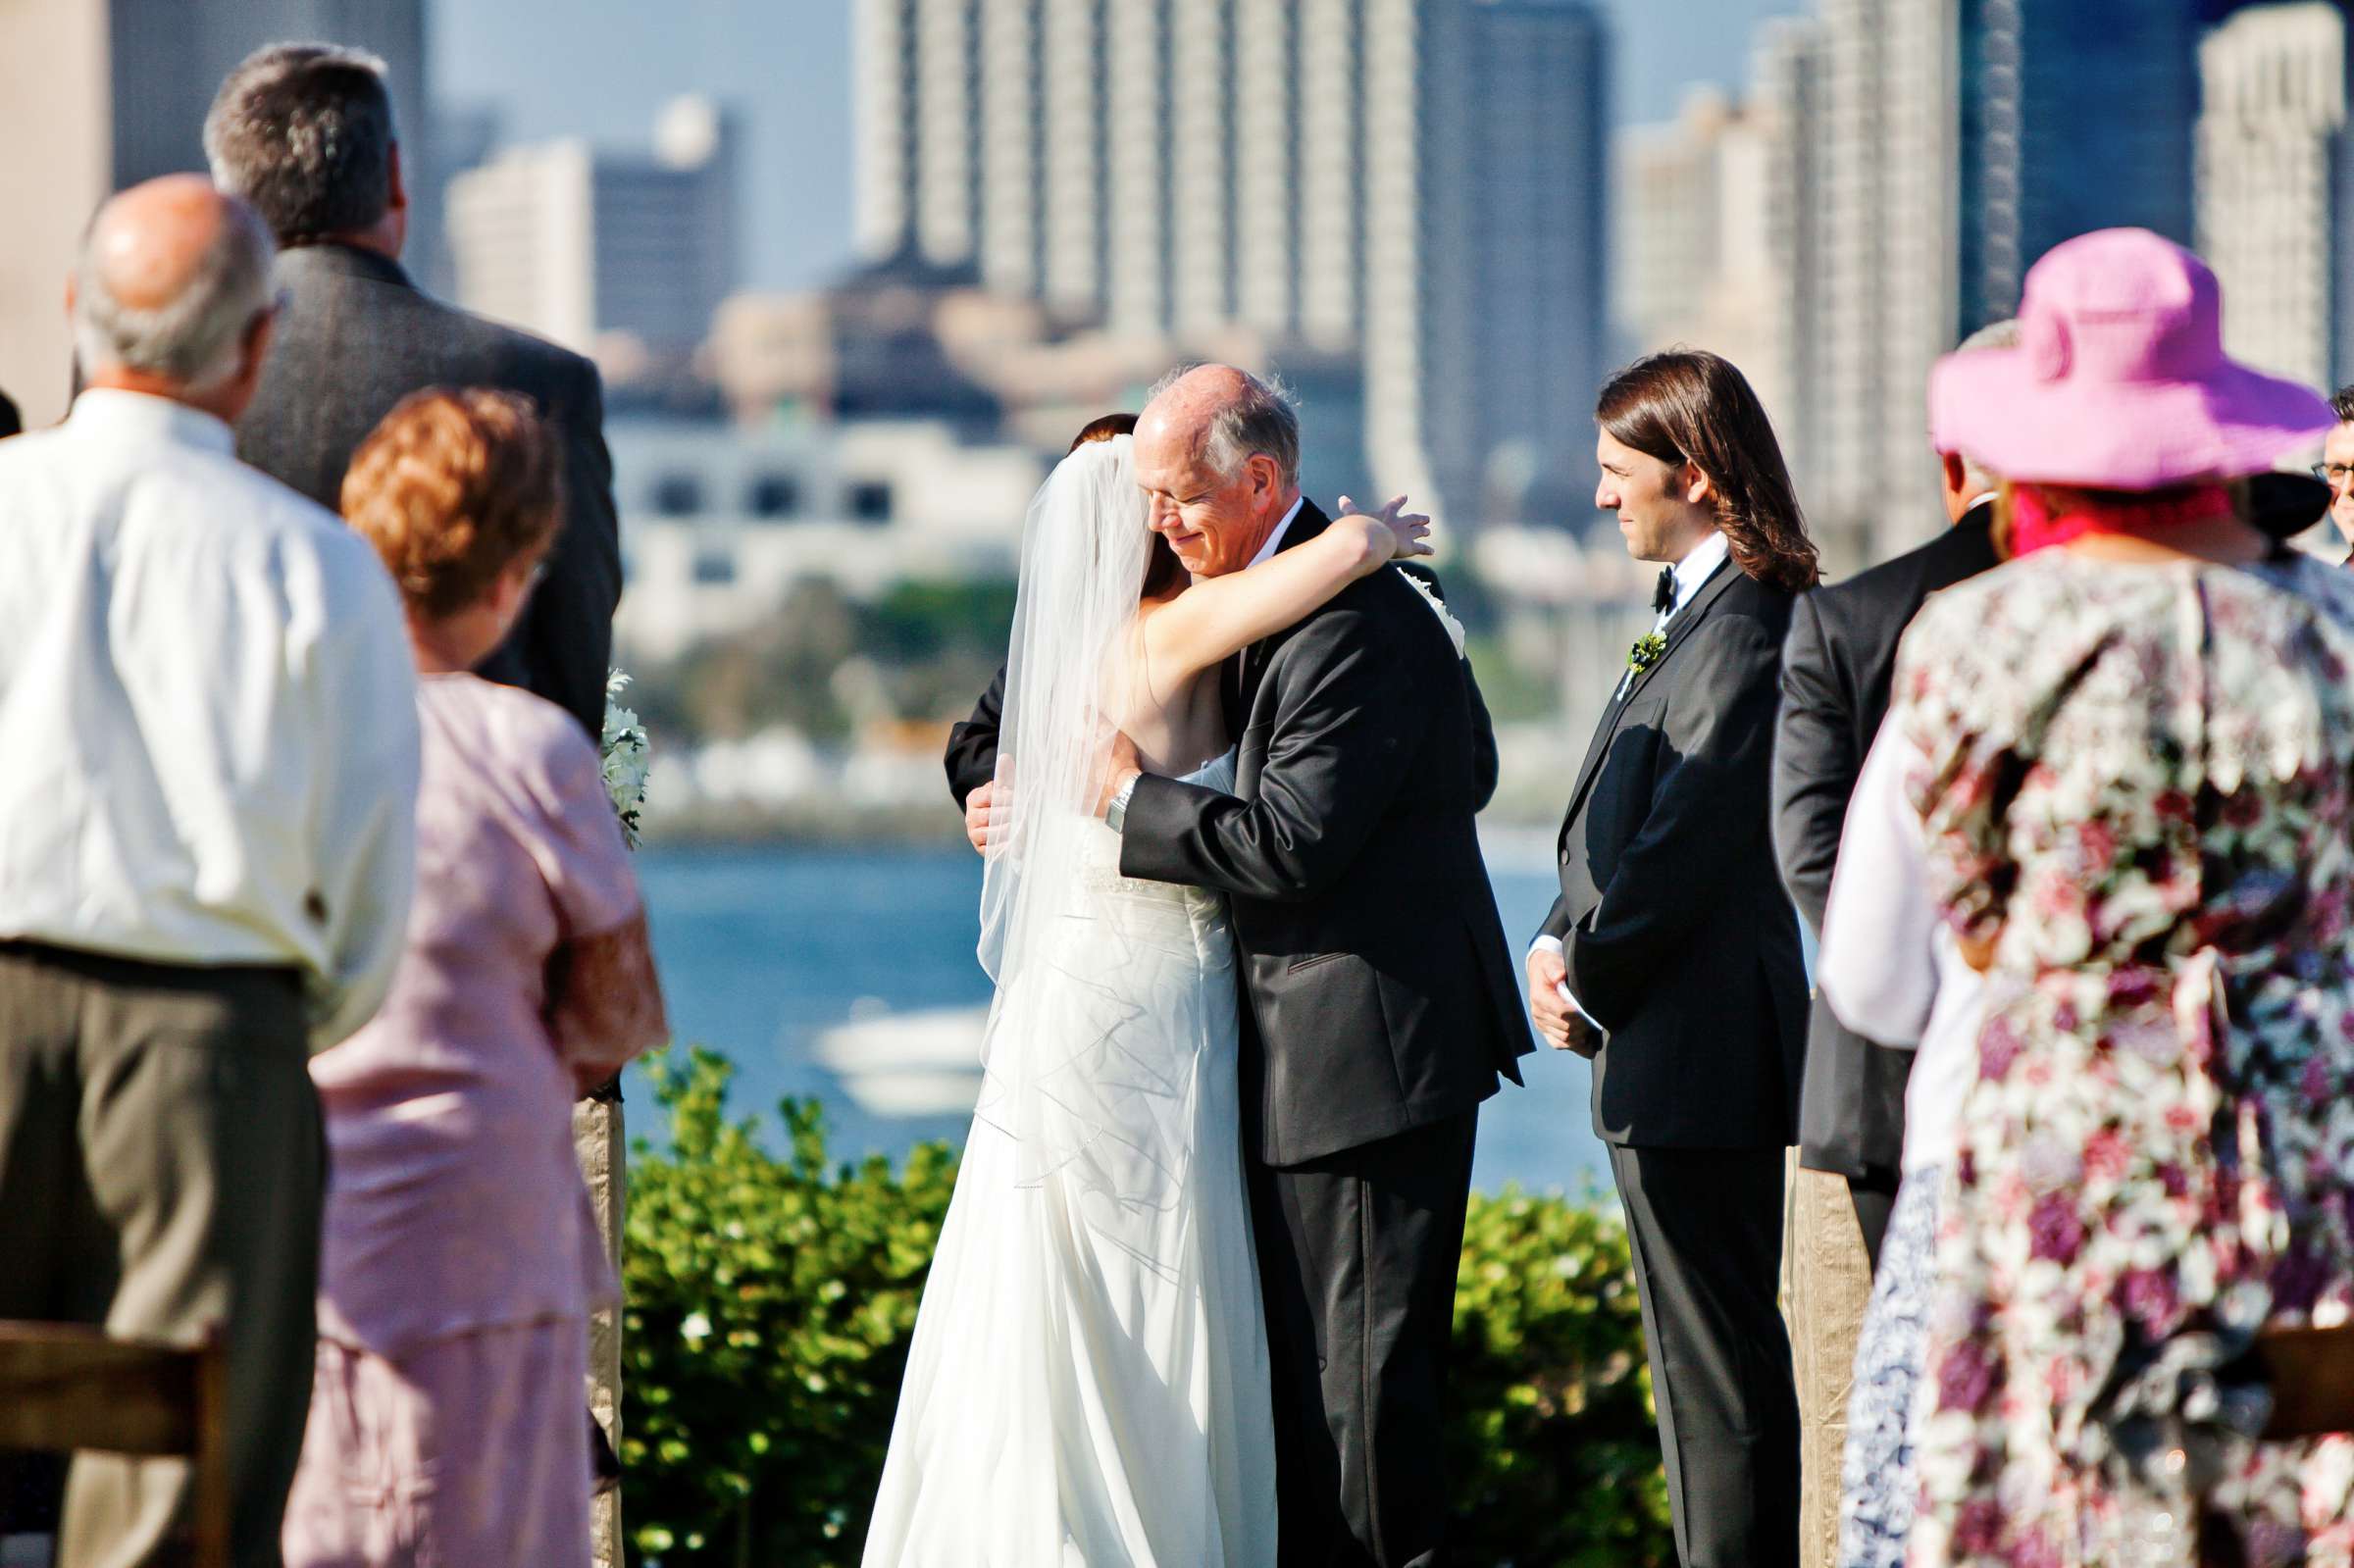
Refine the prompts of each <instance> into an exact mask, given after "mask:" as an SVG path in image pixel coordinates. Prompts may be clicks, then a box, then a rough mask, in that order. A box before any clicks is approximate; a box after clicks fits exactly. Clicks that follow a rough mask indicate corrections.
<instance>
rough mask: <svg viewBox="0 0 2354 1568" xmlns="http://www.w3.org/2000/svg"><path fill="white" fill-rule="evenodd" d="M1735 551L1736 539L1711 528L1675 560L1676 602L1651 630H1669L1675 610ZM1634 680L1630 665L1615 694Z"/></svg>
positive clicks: (1625, 689) (1619, 693)
mask: <svg viewBox="0 0 2354 1568" xmlns="http://www.w3.org/2000/svg"><path fill="white" fill-rule="evenodd" d="M1732 553H1733V546H1732V542H1731V541H1730V540H1728V539H1727V538H1725V536H1724V531H1723V530H1721V529H1711V530H1709V536H1708V537H1707V538H1705V539H1703V540H1701V541H1700V542H1699V543H1698V544H1695V545H1694V546H1692V548H1691V549H1690V550H1688V551H1687V552H1685V555H1684V558H1683V559H1682V560H1680V561H1678V562H1676V563H1675V602H1674V603H1673V604H1670V605H1669V606H1667V608H1666V609H1664V610H1662V611H1661V612H1660V613H1659V614H1658V615H1657V616H1655V617H1654V618H1653V620H1652V623H1651V630H1652V631H1653V632H1655V633H1657V632H1665V631H1666V630H1667V623H1668V622H1670V621H1672V620H1674V619H1675V612H1676V611H1678V610H1680V609H1682V608H1683V607H1684V606H1685V605H1687V604H1690V603H1691V602H1692V595H1693V594H1695V593H1698V592H1699V591H1700V588H1701V584H1702V583H1704V582H1708V581H1709V579H1710V577H1711V576H1712V575H1714V572H1715V570H1716V569H1717V568H1718V567H1720V566H1722V565H1724V563H1725V562H1726V561H1727V560H1729V559H1731V557H1732ZM1634 683H1635V671H1634V667H1633V666H1631V665H1630V666H1628V667H1627V671H1626V674H1624V675H1622V676H1620V677H1619V678H1618V689H1617V691H1616V693H1615V695H1617V696H1621V697H1623V696H1625V695H1626V693H1627V688H1628V687H1630V686H1632V685H1633V684H1634Z"/></svg>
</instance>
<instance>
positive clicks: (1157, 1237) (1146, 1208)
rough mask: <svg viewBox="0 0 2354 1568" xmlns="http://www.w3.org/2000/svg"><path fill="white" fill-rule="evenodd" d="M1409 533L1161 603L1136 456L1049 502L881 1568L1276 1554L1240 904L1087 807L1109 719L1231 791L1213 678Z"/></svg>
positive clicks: (1149, 750)
mask: <svg viewBox="0 0 2354 1568" xmlns="http://www.w3.org/2000/svg"><path fill="white" fill-rule="evenodd" d="M1396 514H1397V504H1396V503H1393V505H1392V506H1391V507H1390V508H1389V509H1387V510H1385V511H1384V513H1383V514H1382V515H1381V516H1379V517H1367V516H1363V515H1358V514H1350V515H1345V516H1343V517H1340V518H1338V519H1336V520H1334V522H1333V524H1332V526H1331V527H1330V528H1329V529H1327V530H1326V531H1324V532H1322V533H1321V534H1318V535H1317V536H1316V537H1314V538H1312V539H1308V540H1305V541H1303V542H1302V543H1300V544H1298V545H1296V546H1295V547H1293V548H1291V549H1288V550H1285V551H1282V552H1280V553H1279V554H1277V555H1275V556H1273V557H1271V558H1270V559H1269V560H1267V561H1266V562H1263V563H1261V564H1260V565H1258V566H1254V567H1253V568H1251V569H1250V570H1248V571H1245V572H1239V573H1234V574H1230V575H1228V576H1225V577H1221V578H1217V579H1214V580H1205V581H1203V582H1200V583H1196V584H1193V585H1191V586H1187V585H1186V582H1185V580H1184V578H1183V575H1182V574H1178V575H1177V577H1176V582H1175V587H1174V588H1173V589H1172V590H1170V591H1166V592H1161V593H1156V594H1153V595H1152V596H1151V597H1146V596H1144V585H1145V583H1146V582H1147V577H1148V573H1147V564H1148V558H1149V552H1150V551H1151V550H1157V549H1161V548H1165V546H1163V545H1160V544H1159V543H1158V542H1157V541H1156V540H1154V539H1153V537H1152V535H1151V533H1150V532H1149V531H1148V530H1147V527H1146V515H1147V514H1146V506H1145V499H1144V495H1143V492H1142V491H1141V490H1139V489H1138V487H1137V483H1136V477H1135V471H1134V467H1133V463H1132V459H1131V454H1130V441H1129V438H1128V437H1127V436H1124V435H1123V436H1117V437H1115V438H1113V439H1110V440H1107V441H1099V442H1093V443H1090V444H1087V445H1083V446H1081V447H1079V448H1078V449H1077V450H1075V451H1074V452H1073V453H1072V454H1071V455H1070V456H1069V457H1067V458H1065V459H1064V460H1063V461H1062V462H1061V464H1059V465H1058V466H1057V467H1056V469H1055V471H1054V473H1053V474H1052V475H1051V476H1050V477H1049V479H1048V481H1047V483H1046V485H1045V486H1044V487H1043V488H1042V489H1041V490H1040V492H1039V495H1038V498H1037V500H1036V501H1034V502H1033V503H1032V506H1031V510H1030V518H1029V523H1028V526H1027V528H1026V530H1025V532H1024V536H1023V544H1022V572H1021V586H1020V595H1019V599H1018V601H1017V605H1016V609H1015V612H1014V632H1013V645H1012V650H1011V654H1010V656H1009V658H1008V660H1007V665H1006V677H1005V706H1004V716H1003V722H1002V728H1001V729H1000V731H999V738H998V747H999V749H998V773H997V778H998V794H999V795H1000V797H1004V796H1010V801H1011V803H1010V805H1009V806H1006V807H1003V808H1002V809H1001V812H1000V815H999V817H998V821H997V822H996V824H995V825H994V826H993V828H992V833H991V840H990V848H989V859H988V870H987V873H986V876H985V880H984V886H983V892H982V942H981V953H982V961H983V963H984V964H985V965H986V966H987V967H988V969H989V971H990V973H991V975H992V976H993V977H994V978H995V979H996V980H997V982H998V994H997V1000H996V1002H995V1004H994V1006H993V1007H992V1009H991V1014H990V1022H989V1031H988V1037H987V1042H986V1044H985V1046H984V1062H985V1065H986V1069H987V1073H986V1078H985V1080H984V1085H983V1088H982V1093H981V1100H980V1103H979V1105H978V1106H977V1107H976V1108H975V1110H974V1114H973V1125H972V1131H971V1135H970V1138H969V1139H968V1140H967V1142H966V1145H965V1151H964V1161H963V1165H962V1167H961V1169H960V1170H959V1172H958V1174H957V1178H956V1191H955V1196H954V1198H953V1199H952V1200H951V1202H950V1203H949V1206H948V1215H947V1223H946V1225H945V1226H944V1228H943V1229H942V1232H941V1237H940V1244H939V1247H938V1249H937V1251H936V1252H935V1254H934V1256H933V1263H932V1273H931V1277H930V1279H929V1281H928V1283H927V1284H926V1286H925V1290H924V1299H923V1305H922V1307H921V1309H920V1311H919V1312H918V1314H917V1318H916V1326H915V1337H914V1341H913V1344H912V1345H911V1347H910V1350H909V1354H908V1361H907V1372H906V1377H905V1380H904V1382H903V1383H902V1385H901V1388H900V1393H899V1409H898V1416H897V1419H896V1422H895V1424H894V1426H893V1428H892V1435H891V1451H890V1457H889V1459H888V1460H887V1461H886V1463H885V1466H884V1471H883V1483H882V1488H881V1490H880V1492H879V1493H878V1494H877V1496H876V1499H875V1507H874V1515H873V1521H872V1524H871V1525H870V1527H869V1529H868V1533H867V1539H866V1552H865V1564H866V1568H1128V1565H1134V1568H1146V1565H1156V1568H1207V1565H1220V1564H1223V1565H1226V1568H1264V1565H1266V1564H1269V1563H1272V1562H1273V1561H1274V1560H1275V1477H1274V1467H1275V1442H1274V1434H1273V1429H1272V1426H1271V1418H1270V1414H1269V1393H1268V1373H1267V1351H1266V1335H1265V1330H1264V1326H1263V1324H1262V1322H1261V1317H1260V1305H1259V1291H1258V1271H1257V1265H1256V1263H1255V1261H1254V1252H1253V1250H1252V1240H1251V1219H1250V1212H1249V1210H1248V1208H1247V1206H1246V1202H1245V1197H1244V1190H1243V1155H1242V1138H1241V1108H1240V1105H1239V1103H1238V1093H1237V1088H1236V1082H1235V1058H1236V1051H1237V1045H1238V1036H1239V1030H1240V1015H1239V1013H1238V1011H1237V1008H1238V1002H1237V999H1236V989H1235V986H1236V977H1235V964H1234V950H1233V942H1232V938H1231V936H1230V935H1229V933H1228V930H1227V925H1226V912H1225V906H1224V901H1223V900H1222V899H1221V898H1220V897H1219V896H1218V895H1217V894H1214V893H1210V892H1205V891H1203V890H1200V889H1198V888H1191V887H1180V886H1174V885H1168V884H1164V883H1151V882H1137V881H1131V880H1129V879H1126V878H1123V877H1121V876H1120V874H1119V839H1118V838H1117V836H1116V835H1113V834H1112V833H1111V831H1110V830H1109V829H1107V828H1106V827H1104V825H1103V824H1102V823H1101V822H1100V820H1098V819H1097V818H1096V816H1095V815H1094V812H1093V809H1092V807H1093V803H1094V802H1095V801H1096V799H1097V798H1098V795H1099V793H1100V787H1099V786H1100V782H1101V776H1102V771H1103V767H1104V761H1103V751H1104V743H1105V740H1106V738H1107V736H1108V734H1109V733H1110V732H1111V730H1113V729H1118V730H1123V731H1125V732H1126V733H1128V734H1129V736H1130V737H1131V738H1133V739H1134V740H1135V741H1136V742H1137V745H1138V747H1139V748H1140V750H1141V751H1142V752H1143V754H1144V758H1145V762H1144V765H1145V766H1146V767H1148V768H1151V769H1152V770H1153V771H1155V772H1162V773H1174V774H1178V775H1181V776H1183V777H1186V778H1189V779H1192V780H1194V781H1196V782H1198V783H1204V784H1210V785H1211V786H1213V787H1219V788H1229V789H1230V788H1232V787H1233V784H1234V769H1233V758H1232V753H1231V751H1230V750H1229V749H1228V739H1227V736H1226V734H1225V733H1224V718H1223V715H1222V711H1221V707H1220V702H1219V697H1218V690H1217V675H1216V672H1217V669H1218V666H1219V665H1220V664H1221V662H1222V661H1224V660H1225V659H1226V658H1227V657H1228V656H1230V655H1232V654H1234V653H1236V652H1239V651H1240V650H1241V649H1242V648H1244V647H1245V646H1247V645H1248V644H1250V643H1251V642H1253V641H1255V640H1256V639H1258V638H1259V637H1261V636H1264V635H1266V634H1268V633H1269V632H1275V631H1279V630H1281V629H1282V628H1284V627H1286V626H1289V625H1290V624H1291V623H1292V622H1294V621H1296V620H1298V619H1299V618H1300V617H1301V616H1303V615H1305V613H1306V612H1307V611H1309V610H1310V609H1313V608H1315V607H1316V606H1317V605H1320V604H1322V603H1323V602H1324V601H1325V600H1326V599H1329V598H1330V597H1332V596H1333V595H1334V594H1335V593H1338V592H1339V591H1340V590H1341V589H1342V588H1344V587H1346V586H1347V585H1348V584H1349V583H1350V582H1355V581H1356V579H1357V578H1360V577H1363V576H1365V575H1367V574H1369V573H1371V572H1373V571H1376V570H1378V569H1379V568H1380V567H1381V566H1382V564H1383V563H1384V562H1387V561H1389V560H1390V559H1391V558H1392V557H1393V556H1397V555H1420V554H1427V553H1429V551H1428V548H1427V546H1425V545H1424V544H1423V543H1422V542H1421V541H1422V538H1423V536H1424V534H1425V533H1426V532H1427V523H1426V520H1424V519H1421V518H1418V517H1411V516H1407V517H1400V516H1397V515H1396ZM1205 757H1206V758H1209V759H1211V760H1209V761H1207V762H1203V758H1205Z"/></svg>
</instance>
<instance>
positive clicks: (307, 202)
mask: <svg viewBox="0 0 2354 1568" xmlns="http://www.w3.org/2000/svg"><path fill="white" fill-rule="evenodd" d="M394 140H395V136H394V130H393V125H392V95H391V93H390V91H389V90H388V89H387V88H386V87H385V85H384V62H383V61H382V60H379V59H378V58H377V57H376V56H374V55H372V54H369V53H367V52H365V51H364V50H359V49H345V48H342V47H339V46H337V45H335V44H326V43H274V44H271V45H269V46H268V47H267V48H264V49H259V50H256V51H255V52H254V53H253V54H250V55H248V56H246V58H245V62H244V64H242V65H240V66H238V67H237V69H236V70H234V71H232V72H230V74H229V79H228V80H226V81H224V82H222V83H221V90H220V92H219V93H217V94H215V95H214V98H213V107H212V112H211V113H209V114H207V115H206V116H205V117H204V156H205V158H206V160H207V161H208V162H210V163H211V165H212V168H213V183H214V184H216V185H219V186H220V187H221V188H222V189H223V190H226V191H228V192H229V193H230V195H232V196H242V197H244V198H245V199H246V200H247V201H249V202H251V203H253V205H254V207H255V209H256V210H257V211H259V212H260V213H261V215H262V221H263V222H265V223H267V224H268V225H269V226H270V230H271V232H272V233H274V234H276V235H277V236H278V238H279V243H281V244H283V245H301V244H307V243H309V242H311V241H313V240H319V239H327V238H332V237H333V236H334V235H336V234H348V233H355V232H357V231H359V230H361V229H364V228H369V227H371V226H372V225H374V224H375V223H376V221H377V220H378V219H380V218H382V217H384V211H385V209H386V208H387V207H389V206H390V205H391V202H392V145H393V142H394Z"/></svg>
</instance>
